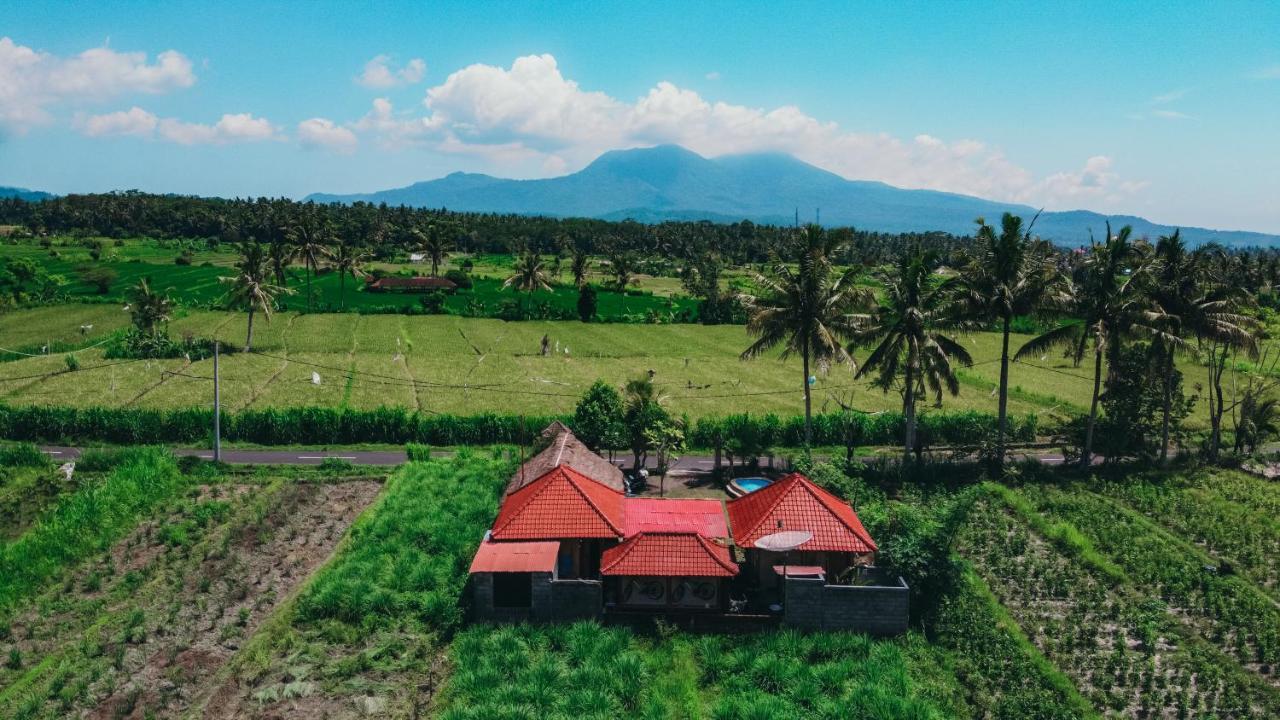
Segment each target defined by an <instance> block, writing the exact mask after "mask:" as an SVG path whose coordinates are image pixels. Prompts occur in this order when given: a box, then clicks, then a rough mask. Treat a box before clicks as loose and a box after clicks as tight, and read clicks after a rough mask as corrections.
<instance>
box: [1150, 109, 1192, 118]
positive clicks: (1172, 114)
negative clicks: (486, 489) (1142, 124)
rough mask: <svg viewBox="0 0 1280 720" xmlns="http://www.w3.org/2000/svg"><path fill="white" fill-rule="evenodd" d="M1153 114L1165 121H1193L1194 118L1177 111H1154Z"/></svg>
mask: <svg viewBox="0 0 1280 720" xmlns="http://www.w3.org/2000/svg"><path fill="white" fill-rule="evenodd" d="M1151 114H1152V115H1154V116H1156V117H1158V118H1163V119H1165V120H1191V119H1192V117H1191V116H1190V115H1188V114H1186V113H1184V112H1179V111H1177V110H1152V111H1151Z"/></svg>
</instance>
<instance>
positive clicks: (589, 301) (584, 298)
mask: <svg viewBox="0 0 1280 720" xmlns="http://www.w3.org/2000/svg"><path fill="white" fill-rule="evenodd" d="M598 305H599V300H598V298H597V297H596V289H595V288H593V287H591V286H590V285H582V286H580V288H579V290H578V319H579V320H581V321H582V322H591V319H592V318H594V317H595V316H596V309H597V306H598Z"/></svg>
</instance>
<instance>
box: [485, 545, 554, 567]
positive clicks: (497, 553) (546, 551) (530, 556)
mask: <svg viewBox="0 0 1280 720" xmlns="http://www.w3.org/2000/svg"><path fill="white" fill-rule="evenodd" d="M559 553H560V543H558V542H505V543H504V542H483V543H480V549H479V550H477V551H476V557H475V559H474V560H472V561H471V572H473V573H481V572H518V573H525V572H551V571H552V570H554V569H555V566H556V555H558V554H559Z"/></svg>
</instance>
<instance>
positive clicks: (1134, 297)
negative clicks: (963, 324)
mask: <svg viewBox="0 0 1280 720" xmlns="http://www.w3.org/2000/svg"><path fill="white" fill-rule="evenodd" d="M1106 228H1107V239H1106V240H1105V241H1104V242H1101V243H1099V242H1096V241H1091V243H1090V248H1089V253H1088V255H1087V256H1086V257H1085V259H1084V262H1083V263H1082V265H1081V267H1080V269H1079V271H1078V277H1076V278H1074V279H1073V280H1072V281H1064V282H1066V283H1067V284H1066V286H1065V287H1066V290H1065V292H1064V294H1063V299H1064V303H1065V304H1064V308H1063V309H1064V310H1066V315H1067V317H1069V318H1072V319H1071V320H1069V321H1067V322H1066V323H1063V324H1062V325H1059V326H1058V327H1056V328H1054V329H1052V330H1050V331H1048V332H1046V333H1044V334H1042V335H1040V336H1039V337H1035V338H1032V339H1031V340H1028V341H1027V342H1026V343H1025V344H1023V346H1022V347H1021V348H1019V349H1018V352H1017V353H1016V354H1015V355H1014V360H1021V359H1022V358H1025V357H1032V356H1038V355H1041V354H1044V353H1045V352H1047V351H1048V350H1050V349H1052V348H1054V347H1066V348H1067V350H1068V353H1069V354H1070V355H1071V357H1072V359H1073V360H1074V361H1075V362H1076V363H1079V362H1080V361H1081V360H1082V359H1083V357H1084V354H1085V352H1086V350H1087V349H1088V348H1089V346H1090V345H1091V346H1092V349H1093V356H1094V358H1093V394H1092V398H1091V400H1090V402H1089V416H1088V420H1087V424H1086V426H1085V437H1084V446H1083V448H1082V452H1081V454H1080V463H1081V465H1083V466H1085V467H1088V465H1089V462H1090V461H1091V460H1092V457H1093V432H1094V427H1095V426H1096V425H1097V421H1098V402H1099V399H1100V397H1101V392H1102V384H1103V372H1102V370H1103V360H1104V358H1105V359H1106V360H1108V362H1107V368H1108V374H1110V373H1111V372H1114V370H1113V368H1115V367H1116V363H1115V362H1113V360H1115V359H1116V358H1118V357H1120V352H1121V348H1122V347H1123V343H1124V341H1125V340H1127V339H1130V338H1133V337H1136V336H1146V337H1149V338H1151V339H1153V340H1154V341H1156V342H1159V343H1165V344H1178V343H1181V339H1180V338H1179V337H1178V336H1177V335H1176V334H1175V333H1173V332H1170V325H1171V318H1170V316H1169V315H1168V314H1167V313H1165V312H1164V311H1163V310H1161V309H1160V307H1159V305H1158V304H1157V303H1156V302H1155V301H1154V298H1153V297H1152V294H1151V292H1150V291H1151V288H1152V283H1153V281H1154V275H1155V273H1156V271H1157V270H1158V268H1159V262H1158V261H1157V260H1155V259H1154V257H1153V256H1152V253H1151V248H1150V246H1149V245H1147V244H1146V243H1134V242H1132V241H1131V240H1130V236H1131V235H1132V228H1130V227H1129V226H1128V225H1126V226H1124V227H1123V228H1121V229H1120V232H1119V233H1117V234H1115V235H1112V234H1111V224H1110V223H1107V226H1106ZM1112 379H1113V378H1112V377H1110V375H1108V377H1107V378H1106V382H1107V384H1108V385H1110V384H1111V382H1112Z"/></svg>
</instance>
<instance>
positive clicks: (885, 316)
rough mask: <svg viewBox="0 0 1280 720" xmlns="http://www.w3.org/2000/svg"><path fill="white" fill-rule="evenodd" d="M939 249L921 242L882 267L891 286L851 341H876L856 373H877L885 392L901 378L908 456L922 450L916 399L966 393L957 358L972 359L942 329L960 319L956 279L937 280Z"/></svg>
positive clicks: (882, 279) (865, 343)
mask: <svg viewBox="0 0 1280 720" xmlns="http://www.w3.org/2000/svg"><path fill="white" fill-rule="evenodd" d="M937 267H938V257H937V254H936V253H932V252H925V251H923V250H921V249H920V247H919V246H916V247H914V248H912V249H911V250H909V251H908V252H906V253H905V254H903V256H902V258H901V259H900V260H899V262H898V267H897V268H896V269H895V271H894V272H880V273H878V276H879V279H880V282H882V283H883V284H884V287H885V292H884V294H883V296H882V298H881V300H880V302H879V303H878V304H877V305H876V307H875V308H874V309H873V310H872V312H871V313H870V314H869V315H866V316H863V317H860V318H859V319H858V331H857V333H856V334H855V336H854V343H853V344H852V346H851V347H853V346H857V347H866V346H871V345H874V347H873V348H872V350H871V352H870V354H869V355H867V359H866V360H865V361H864V362H863V364H862V367H860V368H858V372H857V374H856V375H855V377H859V378H860V377H862V376H864V375H866V374H868V373H871V372H875V373H876V385H878V386H879V387H880V388H881V389H883V390H884V391H885V392H888V391H889V389H890V388H892V387H895V386H897V385H899V383H900V384H901V388H902V417H903V420H904V425H905V431H904V434H903V457H904V459H908V460H909V459H910V457H911V452H912V450H915V452H916V456H917V457H919V455H920V453H921V445H920V444H919V443H918V442H917V433H916V401H917V400H918V399H919V397H920V396H921V395H924V394H925V393H926V392H932V393H933V395H934V404H935V405H941V404H942V394H943V390H946V391H947V392H948V393H950V394H951V395H958V394H959V393H960V380H959V378H957V377H956V372H955V363H957V362H958V363H960V364H962V365H972V364H973V358H972V357H970V356H969V351H968V350H965V349H964V347H963V346H962V345H961V344H960V343H958V342H956V341H955V340H953V339H952V338H950V337H949V336H947V335H944V334H942V332H941V331H942V330H944V329H946V328H948V327H953V326H955V325H957V324H958V320H957V319H956V308H955V305H954V301H953V293H954V287H953V285H954V281H953V280H942V281H938V280H935V275H934V270H935V269H936V268H937Z"/></svg>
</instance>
